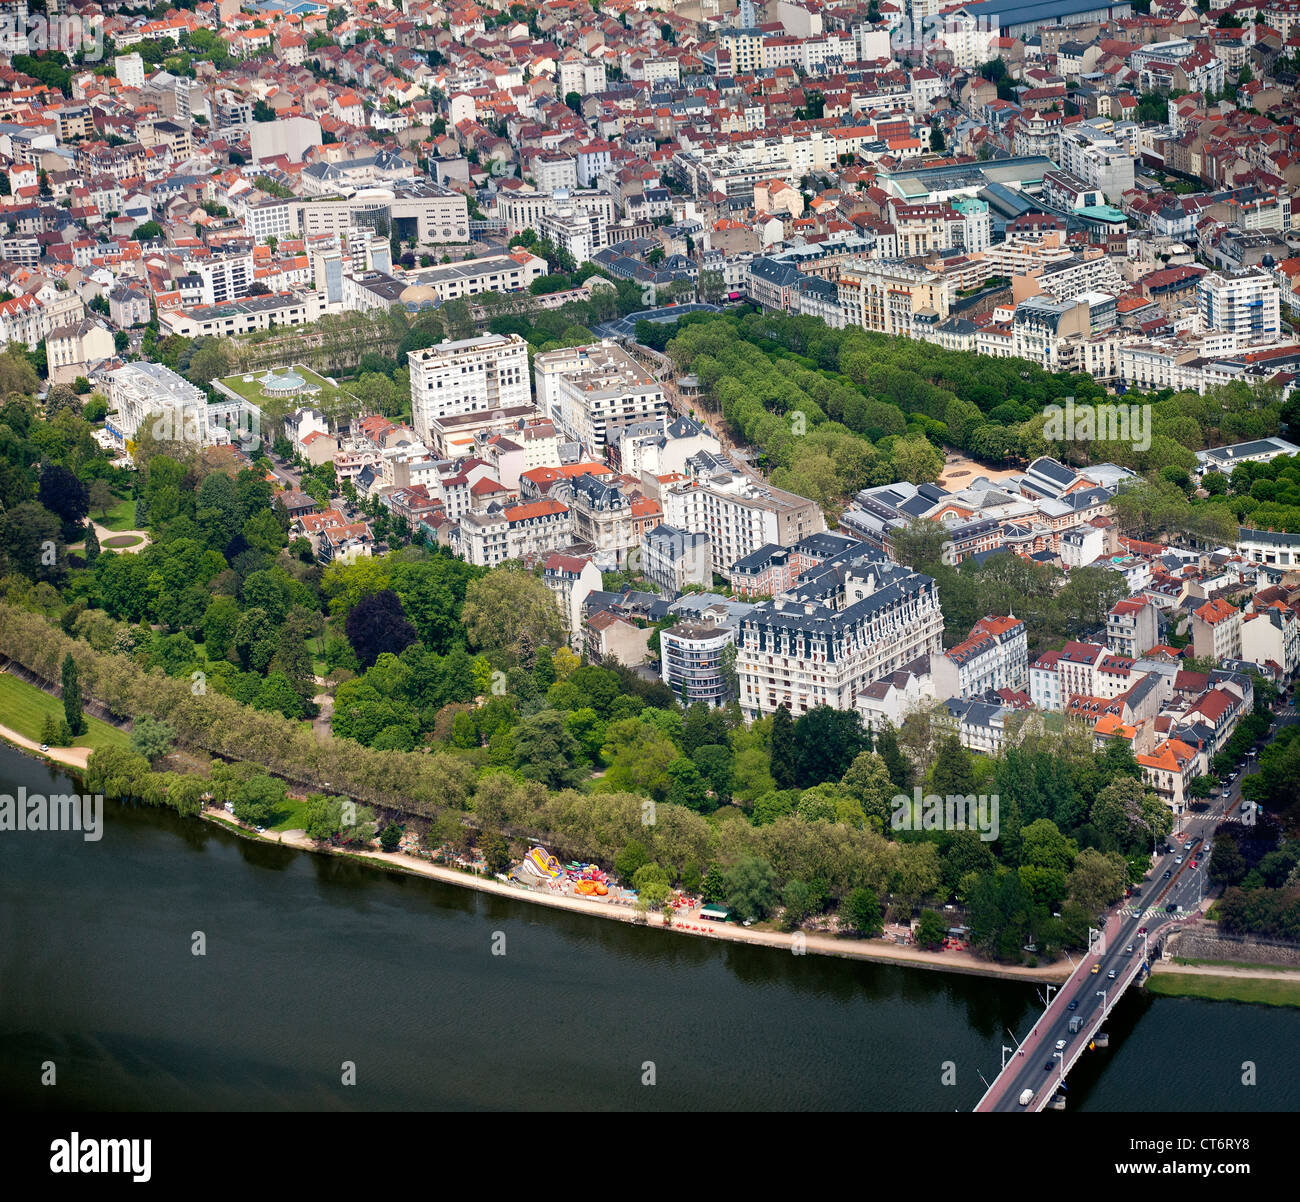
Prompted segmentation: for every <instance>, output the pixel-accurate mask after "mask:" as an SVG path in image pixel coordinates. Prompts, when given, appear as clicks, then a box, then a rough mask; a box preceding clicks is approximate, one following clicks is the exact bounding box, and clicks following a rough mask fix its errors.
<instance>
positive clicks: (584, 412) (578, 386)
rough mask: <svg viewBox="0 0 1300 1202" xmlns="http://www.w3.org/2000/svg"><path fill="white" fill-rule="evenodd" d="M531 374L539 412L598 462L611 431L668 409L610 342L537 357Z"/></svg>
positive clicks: (651, 381)
mask: <svg viewBox="0 0 1300 1202" xmlns="http://www.w3.org/2000/svg"><path fill="white" fill-rule="evenodd" d="M533 372H534V377H535V379H536V384H537V406H538V408H539V409H541V411H542V412H543V413H544V414H546V415H547V416H548V417H549V418H550V419H551V420H552V421H553V422H554V423H555V425H556V426H557V427H558V428H559V429H560V430H561V431H562V432H564V433H565V434H567V435H568V436H569V437H570V438H571V439H573V440H574V441H575V442H579V443H581V444H582V446H583V449H584V450H585V451H587V453H588V454H590V455H592V456H593V457H595V458H598V459H599V458H602V457H603V455H604V452H605V447H606V445H607V439H608V437H610V436H611V435H613V433H614V428H615V427H619V426H622V425H625V424H626V423H628V422H633V421H644V420H646V419H648V418H657V417H658V416H659V415H660V414H661V413H663V412H665V411H666V409H667V401H666V400H665V399H664V390H663V388H662V386H661V385H660V383H659V381H658V380H656V379H655V378H654V376H652V375H651V374H650V373H649V372H647V371H646V370H645V368H643V367H641V366H640V365H639V364H638V363H637V362H636V360H634V359H633V358H632V357H631V356H630V355H628V353H627V352H626V351H624V350H623V349H622V348H621V347H618V346H616V345H615V344H614V343H612V342H609V341H605V342H601V343H597V344H593V345H591V346H575V347H569V348H567V349H565V350H559V351H547V352H545V353H544V354H540V355H537V356H535V358H534V359H533ZM412 380H414V377H412Z"/></svg>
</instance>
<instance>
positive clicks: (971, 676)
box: [932, 614, 1029, 697]
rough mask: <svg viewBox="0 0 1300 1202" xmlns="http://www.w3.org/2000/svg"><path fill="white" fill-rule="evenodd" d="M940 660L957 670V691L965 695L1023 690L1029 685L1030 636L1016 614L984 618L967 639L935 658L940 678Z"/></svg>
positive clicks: (934, 668)
mask: <svg viewBox="0 0 1300 1202" xmlns="http://www.w3.org/2000/svg"><path fill="white" fill-rule="evenodd" d="M936 660H937V661H939V663H940V664H943V663H944V662H945V661H946V664H949V665H951V666H952V668H953V669H955V671H956V676H957V687H956V689H955V690H954V692H955V693H956V695H958V696H961V697H982V696H984V694H985V693H988V692H991V691H996V690H997V689H1011V690H1012V691H1013V692H1023V691H1024V690H1025V689H1026V688H1028V686H1029V636H1028V632H1027V629H1026V627H1025V624H1024V622H1022V621H1021V620H1020V619H1019V618H1017V617H1016V616H1015V615H1014V614H1011V615H1010V616H1009V617H995V616H992V615H990V616H989V617H986V618H981V619H980V620H979V621H978V622H976V623H975V625H974V627H973V628H972V629H971V632H970V635H969V636H968V637H967V638H965V639H963V640H962V641H961V642H960V643H958V644H957V645H956V646H955V647H950V648H949V649H948V650H947V651H946V652H942V653H941V654H940V655H938V656H934V657H932V670H933V672H934V675H935V676H936V678H940V677H941V671H940V668H939V667H938V666H937V665H934V662H933V661H936Z"/></svg>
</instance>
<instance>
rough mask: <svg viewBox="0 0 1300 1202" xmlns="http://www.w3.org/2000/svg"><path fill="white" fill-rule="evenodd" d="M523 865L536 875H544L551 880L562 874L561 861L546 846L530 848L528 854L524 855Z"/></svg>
mask: <svg viewBox="0 0 1300 1202" xmlns="http://www.w3.org/2000/svg"><path fill="white" fill-rule="evenodd" d="M523 867H524V868H525V869H526V870H527V871H528V872H531V873H533V874H534V875H536V876H544V877H547V878H549V879H551V880H554V879H555V878H556V877H557V876H559V875H560V861H559V860H557V859H556V858H555V857H554V856H553V855H551V853H550V852H549V851H547V850H546V848H544V847H533V848H530V849H529V851H528V854H527V855H526V856H524V863H523Z"/></svg>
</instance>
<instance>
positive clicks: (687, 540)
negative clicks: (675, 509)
mask: <svg viewBox="0 0 1300 1202" xmlns="http://www.w3.org/2000/svg"><path fill="white" fill-rule="evenodd" d="M641 573H642V575H644V576H645V577H646V579H647V580H653V581H654V583H655V584H657V585H659V587H660V588H662V589H666V590H667V591H669V592H671V593H680V592H681V591H682V589H684V588H685V587H686V586H687V585H688V584H701V585H704V586H705V587H706V588H707V587H708V586H709V585H711V584H712V583H713V569H712V557H711V556H710V554H709V536H708V535H707V534H705V533H704V532H703V531H700V530H679V529H677V528H676V527H675V526H669V525H666V524H664V523H662V522H661V523H660V524H659V525H658V526H656V527H655V528H654V529H653V530H647V531H646V533H645V534H643V535H642V536H641Z"/></svg>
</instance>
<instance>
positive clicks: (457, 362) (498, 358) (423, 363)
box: [406, 334, 532, 445]
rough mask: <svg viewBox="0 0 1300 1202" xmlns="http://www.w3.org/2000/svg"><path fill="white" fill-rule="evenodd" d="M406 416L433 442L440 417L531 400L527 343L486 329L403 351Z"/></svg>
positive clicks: (487, 409)
mask: <svg viewBox="0 0 1300 1202" xmlns="http://www.w3.org/2000/svg"><path fill="white" fill-rule="evenodd" d="M406 357H407V362H408V363H409V365H410V370H411V422H412V425H413V426H414V427H415V432H416V434H418V435H419V437H420V441H421V442H424V443H426V444H429V445H433V443H434V441H435V440H434V439H433V437H432V434H433V431H432V427H433V424H434V423H435V422H437V421H439V420H441V419H442V418H446V417H455V416H459V415H461V414H467V413H480V412H487V411H489V410H493V409H503V408H508V407H511V406H515V405H527V404H529V403H530V401H531V400H532V392H531V389H530V387H529V383H528V344H527V343H526V342H525V341H524V340H523V339H522V338H520V337H519V335H518V334H487V335H484V336H483V337H481V338H465V339H462V340H461V341H459V342H442V343H439V344H438V345H437V346H430V347H425V348H424V349H423V350H418V351H409V352H408V353H407V356H406Z"/></svg>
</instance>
